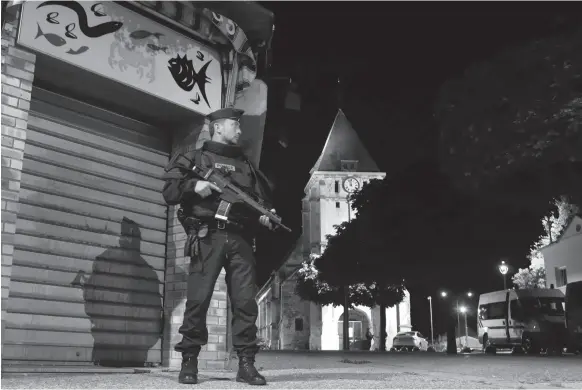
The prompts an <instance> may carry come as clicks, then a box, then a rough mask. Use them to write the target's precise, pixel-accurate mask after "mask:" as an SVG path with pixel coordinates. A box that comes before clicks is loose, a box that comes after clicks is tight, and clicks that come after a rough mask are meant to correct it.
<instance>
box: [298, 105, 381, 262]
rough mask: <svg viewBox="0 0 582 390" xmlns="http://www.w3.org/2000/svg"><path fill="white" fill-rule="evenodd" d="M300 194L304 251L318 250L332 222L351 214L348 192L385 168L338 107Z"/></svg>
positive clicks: (332, 228) (378, 176)
mask: <svg viewBox="0 0 582 390" xmlns="http://www.w3.org/2000/svg"><path fill="white" fill-rule="evenodd" d="M310 174H311V177H310V179H309V181H308V182H307V185H306V186H305V197H304V198H303V248H304V254H305V255H306V256H309V254H311V253H314V254H321V252H322V251H323V248H324V247H325V244H326V236H327V235H328V234H334V233H335V229H334V226H335V225H339V224H341V223H342V222H344V221H347V220H349V219H350V218H354V217H355V216H354V215H353V214H354V211H353V210H351V209H350V207H349V205H348V195H349V194H350V192H353V191H354V190H357V189H360V188H362V186H363V185H364V184H365V183H367V182H368V181H370V180H372V179H383V178H384V176H386V173H385V172H380V170H379V169H378V166H377V165H376V163H375V162H374V160H373V159H372V157H371V156H370V153H368V150H367V149H366V148H365V147H364V145H363V144H362V141H361V140H360V138H359V137H358V134H357V133H356V131H355V130H354V129H353V128H352V125H351V124H350V122H349V121H348V119H347V118H346V116H345V114H344V112H343V111H342V110H341V109H339V110H338V112H337V114H336V116H335V119H334V121H333V124H332V126H331V129H330V131H329V134H328V136H327V140H326V141H325V145H324V147H323V150H322V152H321V155H320V156H319V158H318V159H317V162H316V163H315V165H314V166H313V168H312V169H311V171H310Z"/></svg>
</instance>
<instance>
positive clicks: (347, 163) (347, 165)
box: [341, 160, 358, 172]
mask: <svg viewBox="0 0 582 390" xmlns="http://www.w3.org/2000/svg"><path fill="white" fill-rule="evenodd" d="M341 170H342V171H347V172H356V171H357V170H358V160H341Z"/></svg>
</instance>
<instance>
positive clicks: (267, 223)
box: [259, 209, 277, 230]
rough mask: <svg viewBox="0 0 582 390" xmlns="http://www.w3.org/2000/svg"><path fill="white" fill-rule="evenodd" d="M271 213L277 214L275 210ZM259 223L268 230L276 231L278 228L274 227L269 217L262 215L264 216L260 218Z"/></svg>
mask: <svg viewBox="0 0 582 390" xmlns="http://www.w3.org/2000/svg"><path fill="white" fill-rule="evenodd" d="M271 212H272V213H273V214H275V213H276V210H275V209H271ZM259 222H260V223H261V225H263V226H265V227H266V228H268V229H269V230H275V229H276V228H277V227H276V226H274V225H273V224H272V223H271V220H270V219H269V217H267V216H266V215H262V216H261V217H260V218H259Z"/></svg>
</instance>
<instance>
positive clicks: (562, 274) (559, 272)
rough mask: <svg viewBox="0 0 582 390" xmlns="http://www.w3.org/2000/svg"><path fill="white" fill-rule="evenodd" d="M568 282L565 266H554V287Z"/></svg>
mask: <svg viewBox="0 0 582 390" xmlns="http://www.w3.org/2000/svg"><path fill="white" fill-rule="evenodd" d="M567 284H568V273H567V272H566V267H556V287H563V286H565V285H567Z"/></svg>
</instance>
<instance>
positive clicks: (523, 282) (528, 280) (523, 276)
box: [511, 265, 546, 289]
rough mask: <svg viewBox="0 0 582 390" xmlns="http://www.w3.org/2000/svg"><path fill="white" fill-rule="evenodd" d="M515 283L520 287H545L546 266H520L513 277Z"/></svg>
mask: <svg viewBox="0 0 582 390" xmlns="http://www.w3.org/2000/svg"><path fill="white" fill-rule="evenodd" d="M511 280H512V281H513V284H514V285H515V286H516V287H517V288H519V289H528V288H545V287H546V268H545V267H544V266H537V265H530V266H529V267H528V268H520V269H519V271H518V272H517V273H516V274H515V275H513V277H512V278H511Z"/></svg>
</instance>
